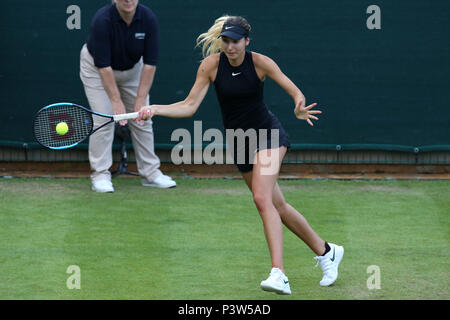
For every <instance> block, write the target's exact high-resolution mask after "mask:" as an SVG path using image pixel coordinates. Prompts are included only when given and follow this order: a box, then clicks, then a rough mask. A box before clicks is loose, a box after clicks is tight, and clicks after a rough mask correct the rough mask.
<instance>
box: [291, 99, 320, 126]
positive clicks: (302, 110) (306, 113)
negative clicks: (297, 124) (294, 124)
mask: <svg viewBox="0 0 450 320" xmlns="http://www.w3.org/2000/svg"><path fill="white" fill-rule="evenodd" d="M315 106H317V103H316V102H315V103H313V104H310V105H309V106H307V107H304V106H302V105H301V104H298V105H296V106H295V109H294V113H295V116H296V117H297V119H300V120H306V121H307V122H308V123H309V125H310V126H314V124H313V123H312V121H311V119H313V120H319V118H317V117H316V116H314V114H321V113H322V111H320V110H311V109H312V108H314V107H315Z"/></svg>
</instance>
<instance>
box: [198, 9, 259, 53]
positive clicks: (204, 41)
mask: <svg viewBox="0 0 450 320" xmlns="http://www.w3.org/2000/svg"><path fill="white" fill-rule="evenodd" d="M225 23H231V24H235V25H238V26H240V27H242V28H244V29H246V30H247V31H250V29H251V27H250V25H249V24H248V22H247V20H245V18H243V17H238V16H229V15H223V16H222V17H220V18H217V19H216V21H214V24H213V25H212V26H211V28H209V30H208V31H207V32H204V33H202V34H201V35H199V36H198V37H197V44H196V46H195V47H200V46H201V47H202V55H203V58H206V57H208V56H210V55H212V54H215V53H218V52H220V51H221V47H222V38H219V36H220V34H221V33H222V28H223V25H224V24H225Z"/></svg>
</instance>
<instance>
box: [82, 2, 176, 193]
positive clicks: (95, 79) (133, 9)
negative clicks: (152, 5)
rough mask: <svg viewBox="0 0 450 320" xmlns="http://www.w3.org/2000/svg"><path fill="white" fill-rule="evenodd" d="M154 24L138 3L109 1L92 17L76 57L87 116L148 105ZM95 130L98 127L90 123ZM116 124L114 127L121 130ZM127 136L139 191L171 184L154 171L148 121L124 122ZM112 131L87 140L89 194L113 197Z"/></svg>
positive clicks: (155, 162) (154, 59)
mask: <svg viewBox="0 0 450 320" xmlns="http://www.w3.org/2000/svg"><path fill="white" fill-rule="evenodd" d="M158 46H159V39H158V21H157V18H156V16H155V14H154V13H153V12H152V11H151V10H150V9H149V8H148V7H146V6H144V5H141V4H139V1H138V0H113V3H112V4H111V5H107V6H105V7H103V8H101V9H100V10H98V11H97V13H96V14H95V16H94V18H93V19H92V22H91V28H90V34H89V38H88V40H87V43H86V44H85V45H84V46H83V48H82V50H81V54H80V78H81V80H82V82H83V85H84V90H85V93H86V96H87V99H88V101H89V105H90V107H91V109H92V110H94V111H96V112H100V113H104V114H121V113H127V112H135V111H139V110H140V108H141V107H142V106H145V105H149V103H150V101H149V92H150V89H151V87H152V84H153V79H154V76H155V71H156V64H157V61H158V55H159V47H158ZM94 120H95V121H94V122H95V124H94V126H95V127H98V126H100V125H101V124H102V123H103V122H102V121H104V120H102V119H100V118H95V119H94ZM126 124H127V121H121V122H120V125H126ZM129 126H130V132H131V139H132V143H133V147H134V150H135V155H136V163H137V168H138V172H139V174H140V176H141V177H142V185H144V186H153V187H159V188H171V187H175V186H176V183H175V181H173V180H172V178H170V177H169V176H166V175H164V174H162V172H161V171H160V170H159V166H160V160H159V158H158V156H157V155H156V154H155V150H154V137H153V127H152V122H151V121H146V122H143V121H140V122H137V121H130V122H129ZM113 140H114V126H107V127H104V128H102V129H100V130H99V131H98V132H97V133H96V134H95V135H92V136H91V137H90V139H89V162H90V165H91V169H92V174H91V180H92V190H94V191H96V192H114V187H113V185H112V182H111V173H110V171H109V168H110V167H111V166H112V163H113V161H112V143H113Z"/></svg>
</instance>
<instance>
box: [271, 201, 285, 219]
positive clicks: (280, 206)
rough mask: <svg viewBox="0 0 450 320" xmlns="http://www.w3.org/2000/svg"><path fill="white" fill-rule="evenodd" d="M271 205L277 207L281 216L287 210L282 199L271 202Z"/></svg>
mask: <svg viewBox="0 0 450 320" xmlns="http://www.w3.org/2000/svg"><path fill="white" fill-rule="evenodd" d="M273 205H274V206H275V209H277V211H278V213H279V214H280V216H281V217H282V218H283V217H284V216H285V214H286V212H287V210H288V204H287V202H286V201H285V200H284V199H282V200H277V201H274V202H273Z"/></svg>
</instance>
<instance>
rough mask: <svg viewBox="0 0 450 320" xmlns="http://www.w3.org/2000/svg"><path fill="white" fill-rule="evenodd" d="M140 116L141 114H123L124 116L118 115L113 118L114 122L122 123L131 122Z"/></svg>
mask: <svg viewBox="0 0 450 320" xmlns="http://www.w3.org/2000/svg"><path fill="white" fill-rule="evenodd" d="M138 116H139V112H132V113H122V114H116V115H114V116H113V119H114V121H116V122H117V121H121V120H131V119H136V118H137V117H138Z"/></svg>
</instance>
